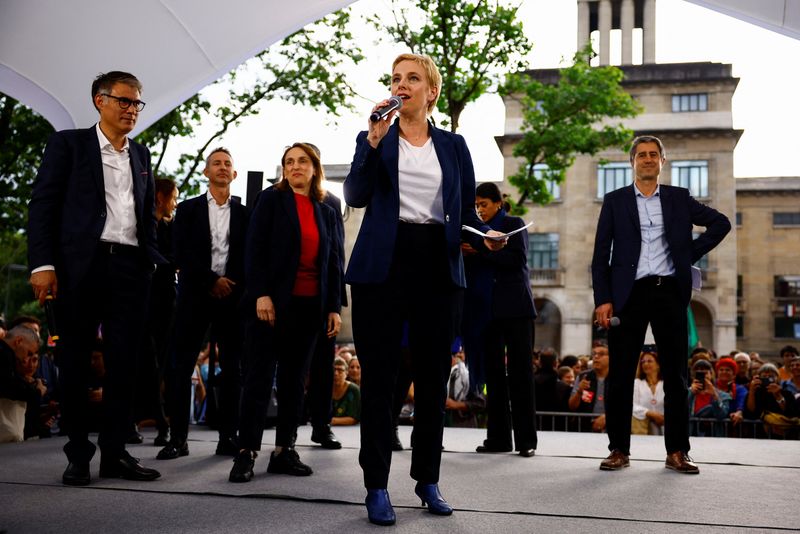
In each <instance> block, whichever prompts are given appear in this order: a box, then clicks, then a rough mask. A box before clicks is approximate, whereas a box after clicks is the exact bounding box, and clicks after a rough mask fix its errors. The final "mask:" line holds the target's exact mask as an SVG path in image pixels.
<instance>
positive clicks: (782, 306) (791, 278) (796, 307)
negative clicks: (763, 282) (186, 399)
mask: <svg viewBox="0 0 800 534" xmlns="http://www.w3.org/2000/svg"><path fill="white" fill-rule="evenodd" d="M774 287H775V289H774V292H775V304H776V306H775V308H774V311H775V316H774V317H773V319H774V321H775V323H774V324H775V337H778V338H790V339H800V275H783V276H776V277H775V286H774Z"/></svg>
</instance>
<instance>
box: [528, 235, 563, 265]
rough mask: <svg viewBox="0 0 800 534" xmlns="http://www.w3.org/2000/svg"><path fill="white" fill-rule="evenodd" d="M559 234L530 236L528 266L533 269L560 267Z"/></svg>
mask: <svg viewBox="0 0 800 534" xmlns="http://www.w3.org/2000/svg"><path fill="white" fill-rule="evenodd" d="M558 241H559V235H558V234H530V235H529V236H528V266H529V267H530V268H531V269H558Z"/></svg>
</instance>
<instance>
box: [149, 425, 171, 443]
mask: <svg viewBox="0 0 800 534" xmlns="http://www.w3.org/2000/svg"><path fill="white" fill-rule="evenodd" d="M153 445H155V446H156V447H164V446H166V445H169V428H165V429H163V430H159V431H158V435H157V436H156V439H154V440H153Z"/></svg>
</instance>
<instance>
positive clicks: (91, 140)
mask: <svg viewBox="0 0 800 534" xmlns="http://www.w3.org/2000/svg"><path fill="white" fill-rule="evenodd" d="M96 128H97V126H92V127H91V128H87V129H86V130H85V132H86V150H87V151H88V153H89V154H90V155H91V157H90V158H89V160H90V161H91V166H92V168H91V173H92V178H94V183H95V184H96V185H97V192H98V194H99V195H100V199H101V201H102V202H103V203H104V204H105V201H106V182H105V180H104V179H103V156H101V155H100V139H99V138H98V137H97V130H96Z"/></svg>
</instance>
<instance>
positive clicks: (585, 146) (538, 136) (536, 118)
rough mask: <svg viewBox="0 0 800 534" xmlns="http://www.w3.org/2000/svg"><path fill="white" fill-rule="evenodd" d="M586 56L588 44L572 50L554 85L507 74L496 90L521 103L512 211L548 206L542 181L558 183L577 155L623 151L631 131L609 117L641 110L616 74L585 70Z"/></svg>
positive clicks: (548, 197)
mask: <svg viewBox="0 0 800 534" xmlns="http://www.w3.org/2000/svg"><path fill="white" fill-rule="evenodd" d="M592 55H593V52H592V49H591V47H590V46H587V47H586V48H584V49H583V50H580V51H578V53H576V54H575V57H574V61H573V64H572V66H570V67H567V68H564V69H561V72H560V78H559V81H558V83H557V84H555V85H553V84H546V83H542V82H540V81H538V80H535V79H533V78H532V77H531V76H530V75H528V74H526V73H519V74H514V75H511V76H509V78H508V81H507V83H506V85H505V86H504V87H503V88H502V93H503V94H504V95H505V96H507V97H509V98H517V99H519V100H520V102H521V104H522V115H523V123H522V132H523V133H522V139H520V141H519V142H518V143H517V144H516V145H515V146H514V151H513V154H514V156H516V157H520V158H523V159H524V162H523V163H522V164H521V165H520V167H519V170H518V171H517V172H516V173H515V174H513V175H512V176H510V177H509V182H511V184H512V185H514V186H515V187H516V188H517V189H518V190H519V193H520V196H519V198H518V199H517V201H516V202H515V203H514V204H515V208H516V211H517V213H524V211H525V207H524V204H525V202H526V201H532V202H535V203H539V204H546V203H548V202H550V201H551V200H552V196H551V194H550V192H549V191H548V188H547V181H549V180H552V181H555V182H557V183H561V182H563V181H564V176H565V173H566V170H567V169H568V168H569V167H570V166H572V164H573V163H574V162H575V157H576V156H577V155H578V154H589V155H594V154H597V153H598V152H600V151H601V150H604V149H607V148H611V147H620V148H621V149H622V150H627V145H628V144H629V143H630V141H631V139H632V137H633V131H632V130H630V129H628V128H626V127H625V126H624V125H623V124H622V123H621V122H615V121H614V119H624V118H630V117H635V116H636V115H637V114H639V113H640V112H641V106H640V105H639V104H638V103H637V102H636V101H635V100H634V99H633V98H632V97H631V96H630V95H629V94H628V93H626V92H625V91H624V90H623V89H622V86H621V85H620V83H621V82H622V79H623V72H622V70H620V69H619V68H617V67H613V66H606V67H591V66H590V65H589V59H590V58H591V57H592ZM540 163H543V164H545V165H546V166H547V168H546V169H545V170H544V171H543V172H542V173H539V175H538V176H537V175H536V174H537V173H534V165H536V164H540Z"/></svg>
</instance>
